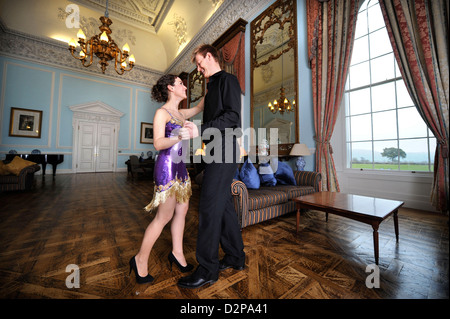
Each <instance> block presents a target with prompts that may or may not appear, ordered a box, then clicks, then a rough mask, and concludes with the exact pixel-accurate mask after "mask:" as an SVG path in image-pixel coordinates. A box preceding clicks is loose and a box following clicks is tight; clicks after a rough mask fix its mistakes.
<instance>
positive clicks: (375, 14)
mask: <svg viewBox="0 0 450 319" xmlns="http://www.w3.org/2000/svg"><path fill="white" fill-rule="evenodd" d="M368 12H369V13H368V16H369V18H368V19H369V32H373V31H375V30H378V29H380V28H384V26H385V24H384V19H383V14H382V13H381V9H380V5H379V4H377V5H374V6H372V7H370V8H369V11H368ZM359 17H360V16H358V19H359Z"/></svg>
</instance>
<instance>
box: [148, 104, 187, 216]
mask: <svg viewBox="0 0 450 319" xmlns="http://www.w3.org/2000/svg"><path fill="white" fill-rule="evenodd" d="M166 111H167V110H166ZM167 112H168V113H169V114H170V112H169V111H167ZM170 116H171V119H170V121H169V122H167V123H166V130H165V137H171V136H172V131H173V130H175V129H179V128H181V127H183V122H182V121H181V120H179V119H177V118H175V117H173V116H172V114H170ZM182 146H183V142H182V141H180V142H178V143H177V144H175V145H173V146H172V147H170V148H167V149H165V150H161V151H160V152H159V155H158V158H157V160H156V162H155V169H154V173H153V177H154V181H155V187H154V192H153V199H152V201H151V202H150V204H148V205H147V206H145V208H144V209H145V210H146V211H148V212H150V211H152V210H153V209H155V208H157V207H158V206H159V204H161V203H164V202H165V201H166V200H167V198H169V197H171V196H172V195H175V197H176V200H177V203H184V202H187V201H188V200H189V198H190V197H191V195H192V189H191V179H190V177H189V174H188V171H187V169H186V165H185V163H184V162H183V161H182V160H181V156H182Z"/></svg>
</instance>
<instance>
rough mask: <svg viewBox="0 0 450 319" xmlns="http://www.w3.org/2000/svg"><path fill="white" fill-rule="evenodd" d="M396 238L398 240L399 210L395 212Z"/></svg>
mask: <svg viewBox="0 0 450 319" xmlns="http://www.w3.org/2000/svg"><path fill="white" fill-rule="evenodd" d="M394 227H395V238H396V239H397V241H398V210H396V211H395V212H394Z"/></svg>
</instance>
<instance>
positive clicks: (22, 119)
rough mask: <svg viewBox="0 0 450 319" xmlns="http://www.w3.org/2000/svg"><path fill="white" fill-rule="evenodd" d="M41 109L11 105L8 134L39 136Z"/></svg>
mask: <svg viewBox="0 0 450 319" xmlns="http://www.w3.org/2000/svg"><path fill="white" fill-rule="evenodd" d="M41 126H42V111H39V110H29V109H21V108H16V107H12V108H11V120H10V122H9V136H18V137H34V138H41V130H42V128H41Z"/></svg>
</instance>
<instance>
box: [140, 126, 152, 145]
mask: <svg viewBox="0 0 450 319" xmlns="http://www.w3.org/2000/svg"><path fill="white" fill-rule="evenodd" d="M141 143H142V144H153V123H144V122H141Z"/></svg>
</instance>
